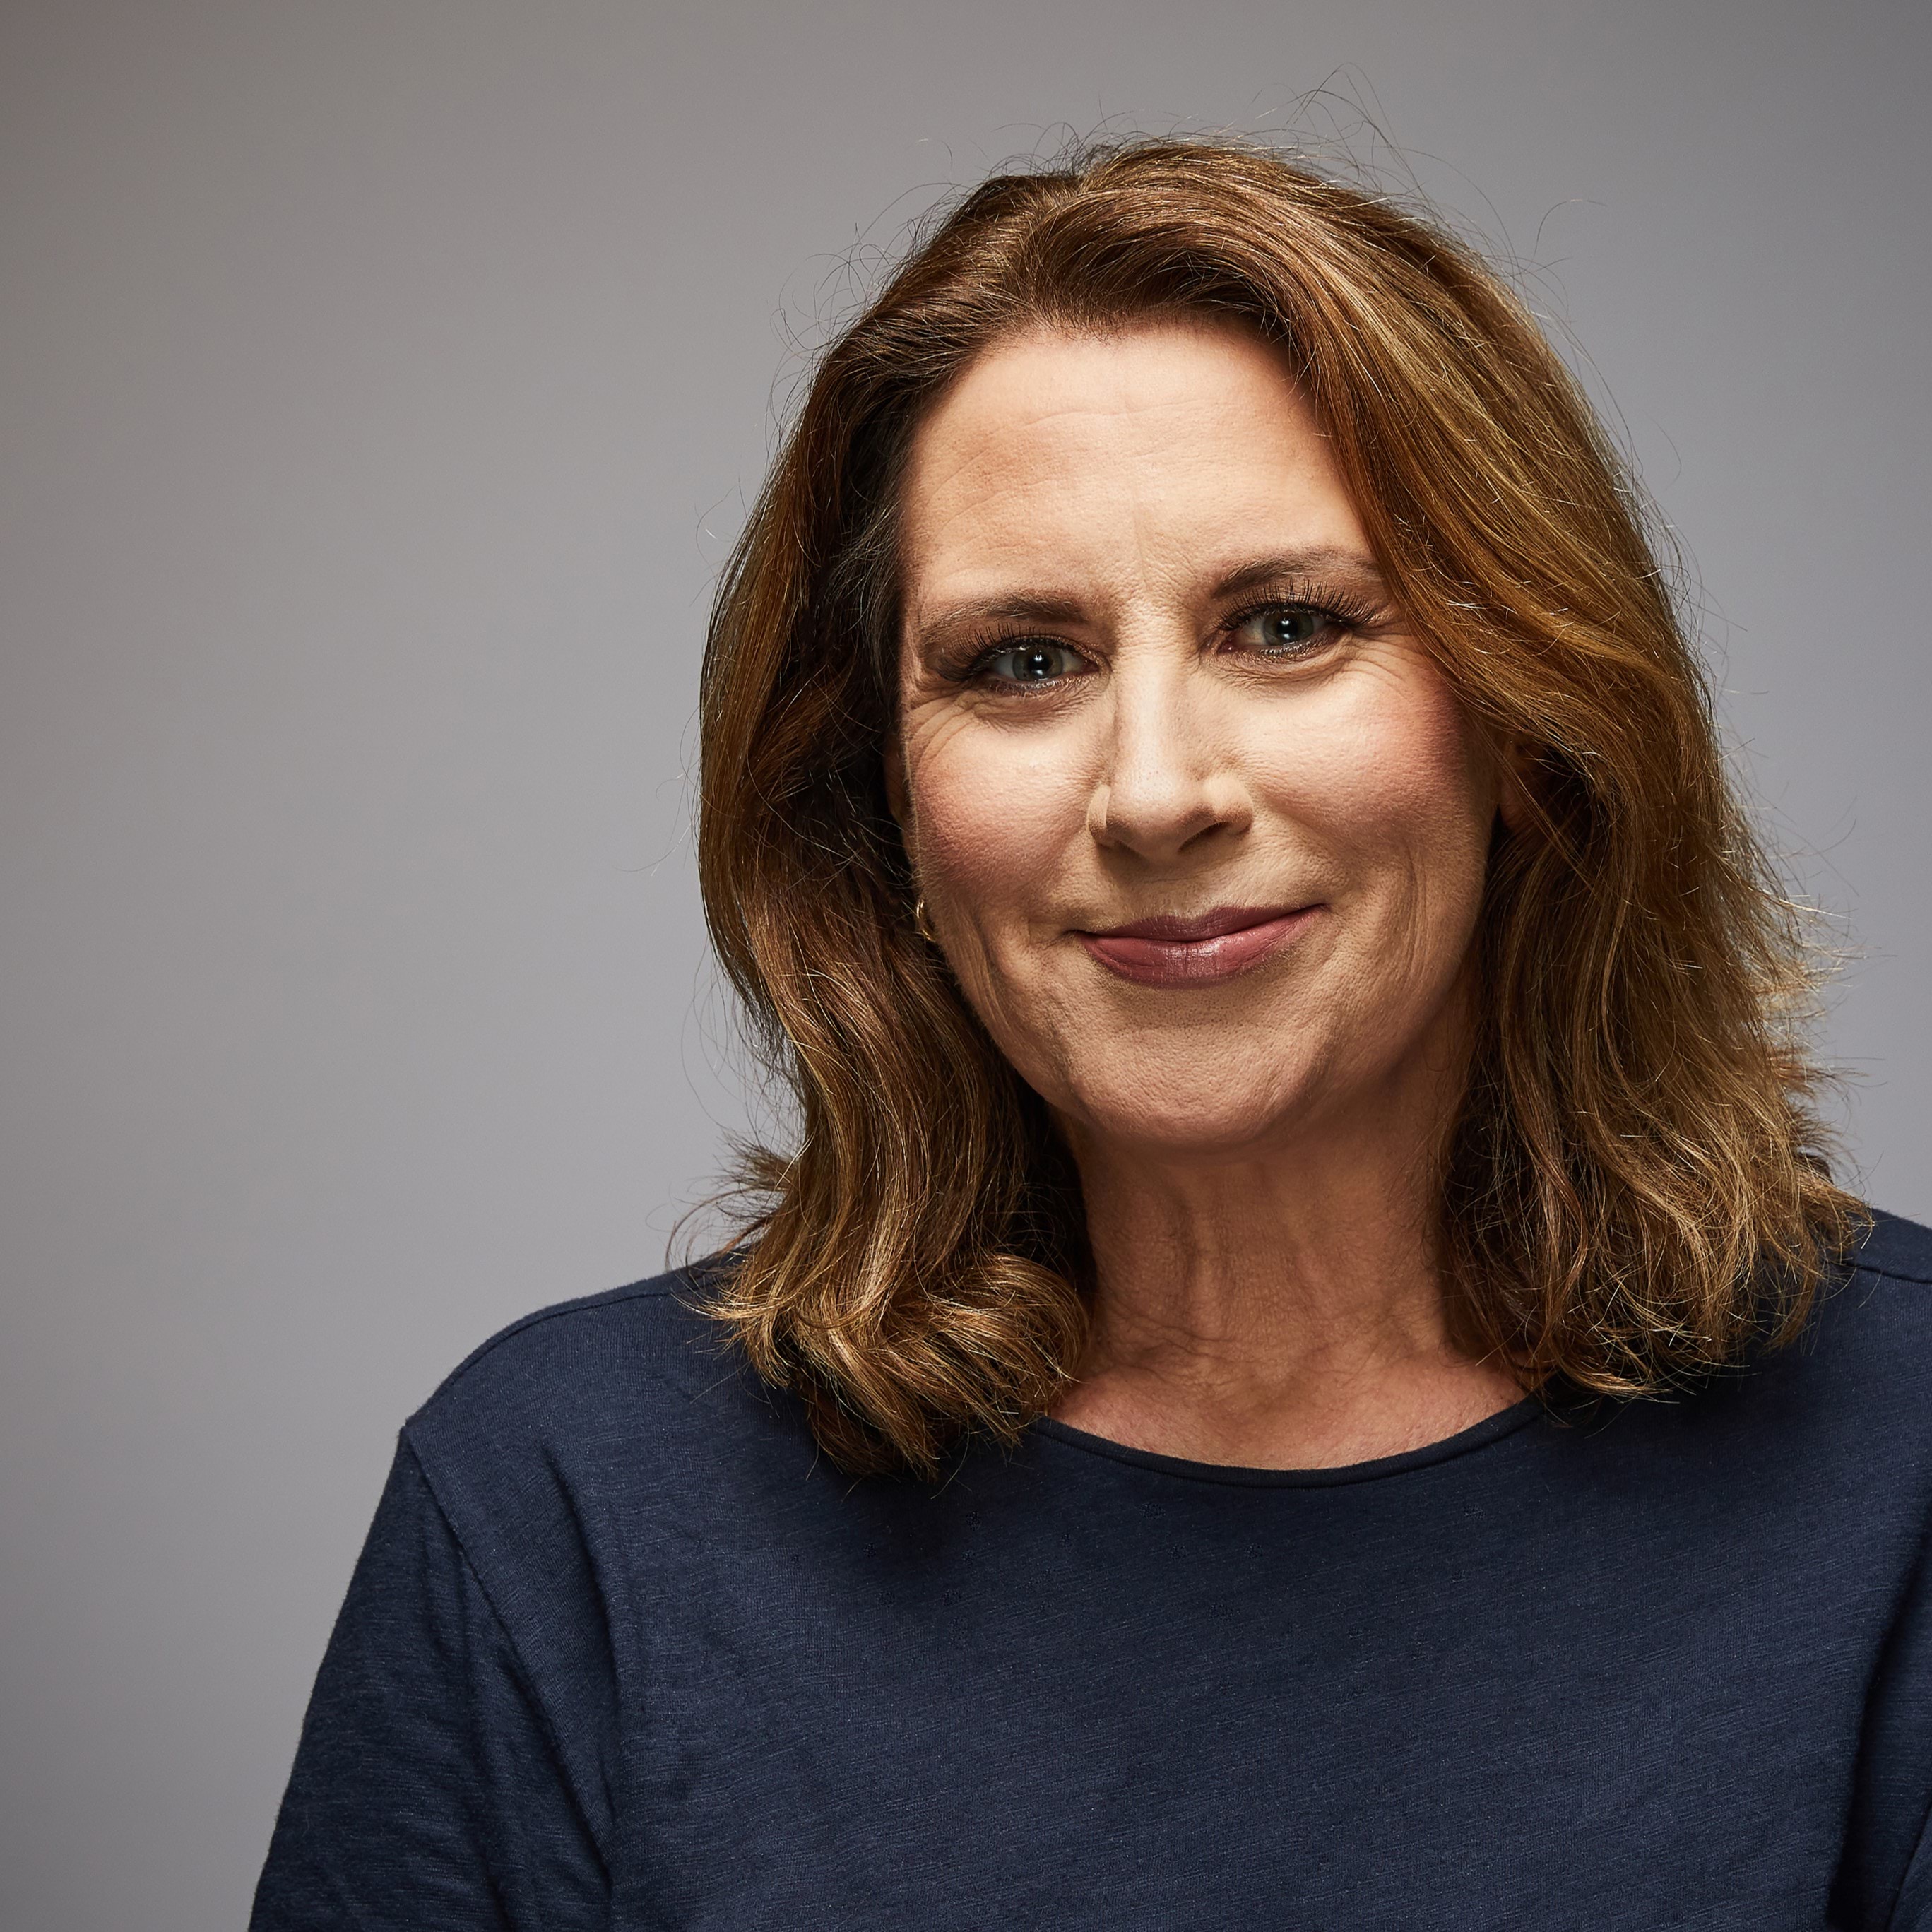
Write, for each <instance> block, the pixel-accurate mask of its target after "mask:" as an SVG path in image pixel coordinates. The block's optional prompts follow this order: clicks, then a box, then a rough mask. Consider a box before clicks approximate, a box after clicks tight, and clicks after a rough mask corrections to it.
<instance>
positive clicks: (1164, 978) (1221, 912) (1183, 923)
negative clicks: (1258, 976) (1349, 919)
mask: <svg viewBox="0 0 1932 1932" xmlns="http://www.w3.org/2000/svg"><path fill="white" fill-rule="evenodd" d="M1320 910H1322V908H1321V907H1320V905H1319V904H1315V905H1302V906H1217V907H1215V909H1214V910H1213V911H1212V912H1207V913H1200V914H1199V915H1197V916H1195V917H1193V918H1188V919H1184V918H1181V917H1179V916H1176V915H1173V914H1170V913H1162V914H1160V915H1159V916H1156V917H1154V918H1152V919H1134V920H1133V921H1131V922H1129V923H1128V924H1127V925H1125V926H1109V928H1108V929H1106V931H1105V932H1076V934H1075V935H1074V936H1075V938H1077V939H1078V940H1079V941H1080V943H1081V944H1082V946H1084V947H1086V949H1087V950H1088V952H1089V953H1091V955H1092V956H1094V958H1095V959H1097V960H1098V961H1099V962H1100V964H1101V965H1103V966H1105V967H1106V968H1109V971H1112V972H1115V973H1117V974H1119V975H1120V977H1121V978H1122V979H1124V980H1133V982H1134V983H1135V984H1136V985H1137V986H1214V985H1216V984H1217V983H1219V982H1220V981H1221V980H1232V978H1234V977H1235V975H1236V974H1240V973H1245V972H1247V971H1249V970H1250V968H1253V967H1256V966H1258V965H1260V964H1261V962H1262V961H1263V960H1264V959H1268V958H1269V957H1270V956H1271V955H1273V954H1274V953H1277V952H1278V951H1279V950H1280V949H1281V948H1282V947H1284V946H1286V945H1289V944H1292V942H1293V941H1294V940H1295V938H1296V937H1297V936H1298V935H1299V934H1300V933H1301V931H1302V930H1303V929H1304V927H1306V926H1307V924H1308V923H1309V922H1310V920H1311V919H1313V917H1314V916H1315V915H1316V913H1318V912H1319V911H1320Z"/></svg>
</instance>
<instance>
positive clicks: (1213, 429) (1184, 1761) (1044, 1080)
mask: <svg viewBox="0 0 1932 1932" xmlns="http://www.w3.org/2000/svg"><path fill="white" fill-rule="evenodd" d="M703 731H704V743H703V798H702V807H701V826H700V833H701V843H700V850H701V861H702V865H703V882H704V888H705V893H706V904H707V907H708V908H709V915H710V918H711V922H712V932H713V934H714V936H715V940H716V942H717V945H718V950H719V953H720V954H721V957H722V959H723V960H724V963H725V965H726V967H727V969H728V971H730V974H731V976H732V977H733V980H734V982H735V983H736V986H737V987H738V989H739V992H741V994H742V995H743V997H744V999H745V1003H746V1005H747V1007H748V1010H749V1011H750V1013H751V1015H752V1016H753V1018H754V1020H755V1021H756V1022H757V1024H758V1025H759V1027H760V1028H761V1030H762V1032H763V1037H764V1039H765V1041H766V1044H767V1046H769V1049H771V1052H772V1055H773V1058H774V1060H775V1063H776V1064H777V1065H778V1067H779V1068H780V1069H781V1070H782V1071H783V1073H784V1076H785V1077H786V1078H787V1080H788V1081H789V1082H790V1087H791V1091H793V1094H795V1095H796V1101H797V1107H798V1115H797V1123H796V1127H797V1131H796V1141H795V1143H794V1145H793V1146H792V1147H791V1148H790V1149H789V1150H787V1151H785V1152H784V1153H783V1154H772V1153H766V1154H757V1156H755V1157H754V1159H753V1160H752V1162H751V1167H750V1172H749V1175H748V1178H749V1180H750V1181H751V1184H753V1185H754V1187H757V1189H758V1190H761V1195H762V1198H761V1200H760V1204H759V1206H758V1209H757V1215H756V1218H755V1220H754V1221H753V1222H752V1223H751V1226H749V1227H748V1229H746V1231H745V1235H744V1236H743V1238H742V1240H740V1241H739V1242H738V1243H737V1244H736V1246H735V1247H734V1248H733V1250H732V1251H731V1252H730V1253H728V1254H727V1255H726V1256H723V1257H721V1258H718V1259H716V1260H715V1261H714V1262H713V1263H712V1264H710V1265H706V1266H705V1267H703V1268H700V1269H697V1270H694V1271H690V1272H688V1273H687V1274H684V1275H682V1276H675V1277H666V1278H664V1279H662V1280H658V1281H655V1282H646V1283H640V1284H639V1285H637V1286H635V1287H633V1288H630V1289H622V1290H619V1291H618V1292H616V1293H614V1294H611V1295H604V1296H601V1297H598V1298H593V1299H592V1300H590V1301H584V1302H579V1303H574V1304H568V1305H567V1306H565V1307H562V1308H559V1309H553V1310H548V1311H547V1312H546V1313H543V1314H541V1315H538V1316H533V1317H532V1318H531V1319H529V1321H527V1322H524V1323H522V1324H520V1325H518V1326H517V1327H516V1328H513V1329H511V1331H508V1333H507V1334H505V1335H502V1336H501V1337H498V1338H497V1340H496V1341H494V1342H493V1343H490V1345H488V1346H487V1347H486V1348H485V1349H483V1350H482V1351H481V1352H479V1353H478V1355H476V1356H475V1357H473V1358H472V1359H471V1361H469V1363H468V1364H466V1365H465V1366H464V1367H463V1368H462V1369H460V1370H458V1373H457V1374H456V1375H455V1376H454V1377H453V1378H452V1379H451V1381H450V1382H449V1383H447V1384H446V1385H445V1386H444V1388H443V1389H442V1391H440V1392H439V1393H438V1394H437V1396H436V1397H434V1399H433V1400H431V1403H429V1404H428V1406H427V1407H426V1408H425V1409H424V1410H423V1411H422V1412H421V1414H419V1415H418V1416H417V1417H416V1418H414V1419H413V1421H411V1422H410V1424H409V1425H408V1427H407V1429H406V1430H404V1436H403V1442H402V1447H401V1453H400V1455H399V1457H398V1463H397V1465H396V1469H395V1475H394V1476H393V1478H392V1481H391V1484H390V1486H389V1490H388V1491H387V1493H386V1496H385V1497H384V1499H383V1504H382V1506H381V1508H380V1511H379V1514H378V1516H377V1521H376V1524H375V1527H374V1530H373V1531H372V1532H371V1538H370V1542H369V1544H368V1549H367V1550H366V1552H365V1555H364V1556H363V1559H362V1563H361V1565H360V1567H359V1569H358V1571H357V1573H356V1579H355V1580H354V1582H353V1584H352V1586H351V1588H350V1594H349V1598H348V1601H347V1604H346V1606H345V1607H344V1611H343V1613H342V1619H341V1623H340V1625H339V1626H338V1630H337V1633H336V1635H335V1639H334V1641H333V1643H332V1646H331V1648H330V1650H329V1655H328V1658H327V1659H326V1662H325V1663H324V1665H323V1671H322V1675H321V1678H320V1682H319V1683H318V1685H317V1691H316V1696H315V1701H314V1705H313V1706H312V1708H311V1714H310V1717H309V1720H308V1726H307V1728H306V1730H305V1733H304V1737H303V1742H302V1748H301V1751H300V1754H299V1757H298V1759H297V1761H296V1769H295V1774H294V1777H293V1781H292V1784H291V1785H290V1792H289V1795H288V1797H287V1801H286V1802H285V1805H284V1810H283V1813H282V1817H281V1823H280V1825H279V1826H278V1831H277V1835H276V1838H275V1844H274V1846H273V1849H272V1852H271V1853H270V1856H269V1865H268V1868H267V1870H266V1873H265V1875H264V1877H263V1884H262V1888H261V1891H260V1894H259V1897H258V1900H257V1912H256V1924H257V1925H258V1926H259V1927H265V1928H267V1927H273V1928H281V1927H297V1926H345V1927H346V1926H350V1925H353V1926H358V1927H366V1926H377V1925H382V1926H389V1925H394V1926H398V1927H400V1926H405V1925H407V1926H410V1927H430V1926H436V1927H440V1926H445V1925H448V1926H459V1925H460V1926H472V1925H475V1926H483V1925H490V1926H511V1927H519V1928H520V1927H536V1926H541V1927H545V1928H556V1927H572V1928H575V1927H592V1926H595V1927H644V1926H653V1927H655V1926H673V1925H675V1926H690V1927H704V1926H718V1927H726V1926H728V1927H748V1926H781V1925H782V1926H786V1927H793V1926H804V1925H812V1926H817V1925H824V1926H833V1925H836V1926H841V1927H962V1928H964V1927H995V1926H999V1927H1006V1926H1029V1927H1031V1926H1049V1925H1051V1926H1056V1927H1058V1926H1094V1927H1103V1926H1104V1927H1121V1926H1125V1925H1148V1926H1189V1927H1194V1926H1210V1925H1211V1926H1229V1925H1250V1924H1294V1925H1311V1926H1313V1925H1340V1924H1346V1925H1352V1926H1358V1925H1378V1926H1380V1925H1387V1926H1405V1927H1412V1926H1417V1925H1457V1926H1462V1925H1470V1924H1483V1925H1517V1924H1547V1925H1556V1926H1577V1927H1590V1928H1592V1932H1602V1929H1603V1928H1606V1927H1666V1926H1679V1925H1685V1924H1700V1925H1710V1926H1720V1925H1721V1926H1737V1927H1752V1928H1755V1929H1758V1932H1761V1928H1765V1927H1784V1926H1790V1927H1814V1928H1815V1927H1819V1926H1820V1925H1822V1924H1827V1923H1829V1924H1832V1925H1834V1926H1838V1927H1846V1928H1850V1927H1879V1926H1885V1925H1889V1926H1893V1927H1903V1926H1915V1925H1926V1926H1932V1852H1927V1851H1926V1850H1924V1849H1923V1847H1922V1846H1921V1832H1922V1829H1923V1827H1924V1821H1925V1820H1926V1817H1927V1812H1928V1808H1932V1721H1928V1720H1927V1715H1926V1712H1927V1699H1928V1697H1932V1601H1928V1597H1927V1581H1926V1579H1925V1577H1924V1574H1922V1564H1923V1559H1924V1547H1925V1532H1926V1529H1927V1524H1928V1522H1932V1511H1928V1503H1929V1502H1932V1415H1928V1413H1927V1401H1926V1392H1927V1391H1926V1385H1927V1368H1926V1367H1925V1366H1924V1365H1925V1364H1926V1363H1927V1361H1928V1352H1927V1343H1932V1287H1928V1286H1927V1283H1928V1280H1932V1241H1928V1238H1927V1236H1926V1235H1925V1234H1924V1232H1923V1231H1921V1230H1918V1229H1913V1228H1912V1227H1910V1226H1908V1225H1906V1224H1905V1223H1900V1222H1897V1221H1894V1220H1887V1219H1882V1218H1879V1219H1876V1220H1873V1218H1872V1217H1868V1216H1867V1215H1866V1214H1864V1211H1862V1210H1861V1209H1860V1208H1858V1205H1857V1204H1856V1203H1855V1202H1854V1201H1853V1200H1852V1199H1851V1198H1850V1197H1849V1196H1847V1195H1846V1194H1845V1193H1842V1192H1841V1191H1840V1190H1839V1189H1838V1188H1837V1187H1835V1185H1834V1184H1832V1181H1831V1180H1830V1178H1829V1175H1828V1173H1827V1171H1826V1166H1825V1165H1824V1163H1823V1160H1822V1158H1821V1157H1820V1153H1819V1151H1818V1146H1817V1142H1818V1134H1817V1128H1816V1126H1815V1124H1814V1120H1813V1118H1812V1116H1811V1113H1810V1112H1809V1111H1808V1095H1809V1092H1810V1089H1811V1086H1812V1085H1813V1074H1812V1071H1811V1066H1810V1064H1809V1063H1808V1061H1807V1059H1806V1058H1805V1054H1804V1052H1803V1051H1802V1046H1801V1043H1799V1040H1798V1039H1797V1037H1796V1034H1794V1032H1793V1024H1794V1019H1795V1016H1796V1015H1797V1013H1799V1010H1800V1007H1801V1006H1802V994H1803V992H1804V991H1805V974H1804V971H1803V962H1802V954H1801V952H1800V950H1799V943H1798V938H1797V935H1796V934H1795V932H1794V931H1793V927H1792V925H1791V923H1790V918H1789V916H1788V913H1787V909H1786V907H1785V905H1784V901H1781V899H1780V898H1779V897H1778V895H1777V893H1776V892H1775V889H1774V887H1773V886H1772V883H1771V880H1770V878H1769V874H1768V872H1767V870H1766V866H1765V864H1764V862H1763V859H1761V857H1760V856H1759V853H1758V852H1757V848H1756V847H1755V846H1754V844H1753V842H1752V840H1751V835H1750V833H1749V831H1748V827H1747V826H1746V824H1745V821H1744V820H1743V818H1742V817H1741V815H1740V813H1739V808H1738V806H1737V805H1736V803H1735V802H1734V801H1733V799H1732V797H1731V796H1730V793H1729V791H1728V790H1727V784H1726V780H1725V778H1724V772H1723V768H1722V765H1721V760H1720V757H1719V755H1718V751H1717V749H1716V747H1715V740H1714V736H1713V732H1712V723H1711V719H1710V716H1709V710H1708V708H1707V704H1706V697H1705V693H1704V690H1703V685H1702V684H1701V682H1700V676H1699V673H1698V671H1697V667H1696V665H1695V663H1694V658H1693V657H1692V655H1691V652H1690V650H1689V648H1688V645H1687V643H1686V641H1685V637H1684V635H1683V633H1682V629H1681V628H1680V625H1679V620H1678V618H1677V616H1676V612H1675V610H1674V609H1673V605H1672V603H1671V601H1670V597H1669V595H1668V593H1667V586H1666V584H1665V580H1664V576H1663V574H1662V572H1661V571H1660V569H1659V568H1658V563H1657V562H1656V559H1655V556H1654V555H1653V553H1652V551H1651V550H1650V549H1649V547H1648V546H1647V544H1646V540H1645V538H1644V536H1643V532H1642V529H1641V527H1640V523H1639V521H1638V520H1637V516H1636V514H1635V513H1634V509H1633V506H1632V499H1631V493H1630V490H1629V488H1628V484H1626V482H1625V480H1624V479H1623V478H1622V476H1621V475H1620V473H1619V470H1618V469H1617V467H1616V463H1614V461H1613V458H1612V457H1611V455H1610V452H1609V451H1608V449H1607V446H1606V445H1605V443H1604V439H1603V437H1602V436H1601V433H1600V432H1599V431H1598V429H1597V428H1596V426H1595V424H1594V422H1592V419H1591V417H1590V416H1589V412H1588V410H1587V409H1586V406H1585V405H1584V404H1583V402H1582V401H1580V398H1579V396H1578V395H1577V392H1576V390H1575V389H1574V386H1573V385H1572V383H1571V381H1570V380H1569V379H1568V377H1567V376H1566V375H1565V372H1564V371H1563V369H1562V366H1561V365H1560V364H1559V362H1558V361H1557V360H1556V358H1555V357H1554V356H1553V355H1552V353H1550V350H1549V349H1548V348H1547V346H1546V345H1545V344H1544V342H1543V341H1542V340H1541V338H1540V337H1539V336H1538V334H1537V332H1536V331H1535V328H1534V326H1532V323H1530V322H1529V320H1528V318H1527V317H1526V315H1525V314H1524V313H1523V311H1522V310H1521V309H1520V307H1519V306H1518V305H1517V304H1516V302H1514V299H1512V298H1511V296H1509V295H1508V293H1507V292H1506V291H1505V290H1504V289H1503V288H1502V287H1501V286H1500V285H1499V283H1498V282H1497V281H1496V279H1495V278H1493V276H1492V275H1490V273H1489V272H1487V271H1486V270H1485V269H1483V268H1482V267H1481V266H1479V265H1478V263H1475V261H1474V260H1472V258H1471V257H1469V255H1468V254H1466V252H1464V251H1462V250H1461V249H1460V248H1459V247H1458V246H1457V245H1455V244H1454V243H1453V242H1451V241H1450V240H1448V239H1447V238H1445V236H1442V234H1440V233H1438V232H1437V231H1436V229H1433V227H1431V226H1428V225H1427V223H1423V222H1421V221H1419V220H1417V219H1415V218H1414V217H1412V216H1409V215H1407V214H1403V213H1401V212H1399V211H1396V210H1394V209H1393V208H1391V207H1389V206H1388V205H1386V204H1385V203H1383V202H1379V201H1378V200H1376V199H1373V198H1371V197H1368V196H1364V195H1363V194H1361V193H1358V192H1356V191H1354V190H1350V189H1348V188H1346V187H1340V186H1337V185H1335V184H1331V183H1328V182H1325V181H1321V180H1319V179H1316V178H1313V176H1311V175H1308V174H1306V173H1304V172H1299V171H1298V170H1297V169H1294V168H1292V167H1290V166H1286V165H1285V164H1284V163H1282V162H1280V160H1276V159H1274V158H1273V157H1270V156H1268V155H1266V154H1260V153H1256V152H1252V151H1247V150H1245V149H1242V148H1223V147H1214V146H1203V145H1189V144H1177V143H1171V142H1169V143H1162V142H1154V143H1142V144H1137V145H1130V146H1127V147H1125V148H1118V149H1115V150H1112V151H1107V152H1103V153H1101V154H1097V155H1095V156H1094V157H1091V158H1088V159H1086V160H1082V162H1080V163H1078V164H1076V165H1074V166H1070V167H1067V168H1065V169H1060V170H1057V171H1055V172H1046V173H1041V174H1037V175H1030V176H1025V177H1011V178H1001V179H998V180H995V181H990V182H989V183H988V184H986V185H985V186H984V187H982V188H981V189H980V190H978V192H977V193H975V194H974V195H972V196H970V197H969V198H968V199H967V200H965V202H963V204H962V205H960V206H959V208H957V209H956V211H954V212H953V214H951V215H950V217H948V218H947V219H946V220H944V222H943V223H941V224H940V225H939V226H938V227H937V228H936V229H934V230H933V232H932V233H931V234H930V235H929V236H928V237H927V238H926V239H925V240H924V241H923V242H922V243H921V244H920V245H919V246H918V247H917V248H916V249H915V250H914V251H913V253H912V254H911V255H910V257H909V259H908V260H907V261H906V262H905V263H904V265H903V266H901V268H900V269H899V270H898V272H897V274H896V275H895V276H894V277H893V278H892V281H890V283H889V285H888V286H887V287H886V290H884V292H883V294H882V295H881V296H880V297H879V299H877V302H875V303H874V305H873V306H872V307H871V309H870V310H869V311H868V312H867V313H866V314H865V315H864V316H863V317H862V318H861V319H860V320H859V321H858V322H857V323H856V324H855V325H854V326H853V327H852V328H851V329H850V330H849V331H848V332H847V333H846V334H845V335H844V336H843V337H842V338H841V340H840V341H838V343H837V344H835V346H834V347H832V350H830V352H829V354H828V355H827V356H826V357H825V359H824V360H823V363H822V365H821V366H820V368H819V370H818V371H817V377H816V379H815V381H814V384H813V386H812V388H811V392H810V394H809V395H808V398H807V399H806V401H805V405H804V407H803V410H802V413H801V414H800V416H799V420H798V422H797V424H796V428H794V429H793V432H792V434H791V436H790V440H789V441H788V442H787V445H786V446H785V448H784V452H782V454H781V456H780V458H779V460H778V464H777V466H776V468H775V471H774V472H773V475H772V478H771V481H770V482H769V485H768V487H767V489H766V493H765V494H764V496H763V499H762V501H761V502H760V505H759V507H758V508H757V512H756V514H755V515H754V517H753V519H752V520H751V526H750V528H749V529H748V532H747V534H746V535H745V539H744V541H743V543H742V545H741V547H740V549H739V553H738V555H737V557H736V560H735V562H734V564H733V567H732V568H731V570H730V573H729V574H728V577H727V580H726V582H725V583H724V587H723V589H722V592H721V595H720V598H719V601H718V607H717V611H716V615H715V620H714V624H713V628H712V636H711V641H710V647H709V655H708V658H707V661H706V670H705V680H704V690H703Z"/></svg>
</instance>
